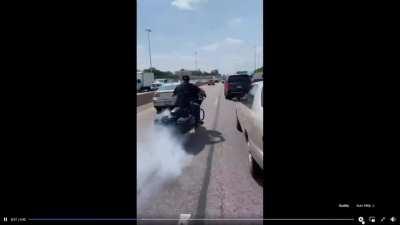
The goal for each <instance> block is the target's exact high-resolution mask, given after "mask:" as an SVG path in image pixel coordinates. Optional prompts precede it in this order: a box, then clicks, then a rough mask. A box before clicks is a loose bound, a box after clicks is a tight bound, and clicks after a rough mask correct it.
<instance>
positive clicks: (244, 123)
mask: <svg viewBox="0 0 400 225" xmlns="http://www.w3.org/2000/svg"><path fill="white" fill-rule="evenodd" d="M263 92H264V89H263V82H262V81H259V82H255V83H252V84H251V86H250V90H249V92H247V93H246V94H245V96H244V97H243V98H241V99H240V101H239V102H237V103H236V129H237V130H238V131H240V132H242V133H243V134H244V137H245V140H246V142H247V145H248V151H249V164H250V171H251V173H252V174H253V175H259V174H261V173H262V171H263V168H264V166H263V106H264V104H263Z"/></svg>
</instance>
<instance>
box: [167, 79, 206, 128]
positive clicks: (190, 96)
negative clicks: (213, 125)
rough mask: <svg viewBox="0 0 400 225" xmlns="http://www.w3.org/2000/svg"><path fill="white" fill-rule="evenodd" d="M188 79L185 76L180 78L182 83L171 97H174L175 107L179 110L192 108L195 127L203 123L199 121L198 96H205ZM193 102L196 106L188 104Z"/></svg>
mask: <svg viewBox="0 0 400 225" xmlns="http://www.w3.org/2000/svg"><path fill="white" fill-rule="evenodd" d="M189 80H190V77H189V76H187V75H184V76H182V83H181V84H180V85H178V86H177V87H176V88H175V90H174V93H173V96H174V95H176V96H177V99H176V105H177V106H179V107H181V108H186V107H192V109H193V114H194V117H195V120H196V126H198V125H199V124H203V121H201V120H200V104H201V101H199V95H203V96H204V97H205V96H206V94H205V92H204V90H202V89H201V88H199V87H197V86H196V85H194V84H192V83H190V82H189ZM192 101H194V102H195V103H197V104H192V105H191V104H190V102H192Z"/></svg>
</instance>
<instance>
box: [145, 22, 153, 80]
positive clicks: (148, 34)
mask: <svg viewBox="0 0 400 225" xmlns="http://www.w3.org/2000/svg"><path fill="white" fill-rule="evenodd" d="M146 31H147V38H148V40H149V57H150V72H151V71H152V68H153V65H152V64H151V47H150V32H151V29H150V28H147V29H146Z"/></svg>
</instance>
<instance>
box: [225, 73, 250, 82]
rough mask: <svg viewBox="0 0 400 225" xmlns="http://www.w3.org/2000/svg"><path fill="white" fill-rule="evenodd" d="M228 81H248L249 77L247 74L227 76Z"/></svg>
mask: <svg viewBox="0 0 400 225" xmlns="http://www.w3.org/2000/svg"><path fill="white" fill-rule="evenodd" d="M228 82H245V83H250V77H249V76H248V75H234V76H230V77H229V78H228Z"/></svg>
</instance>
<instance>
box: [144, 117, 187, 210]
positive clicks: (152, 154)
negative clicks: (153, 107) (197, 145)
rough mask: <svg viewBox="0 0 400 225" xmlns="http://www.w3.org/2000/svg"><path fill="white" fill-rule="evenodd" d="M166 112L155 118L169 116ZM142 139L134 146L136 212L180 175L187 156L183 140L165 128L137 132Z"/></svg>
mask: <svg viewBox="0 0 400 225" xmlns="http://www.w3.org/2000/svg"><path fill="white" fill-rule="evenodd" d="M169 113H170V112H169V111H168V110H166V111H164V112H162V113H161V114H159V115H157V117H158V118H161V117H162V116H165V115H169ZM137 133H138V135H139V136H142V135H143V137H141V138H138V140H142V141H141V142H138V143H137V199H138V209H139V211H140V208H143V207H145V206H146V205H148V203H149V202H150V201H151V198H152V197H155V194H156V193H159V191H160V190H161V189H162V186H163V185H164V184H165V183H166V182H168V181H171V180H173V179H175V178H177V177H178V176H179V175H180V174H181V173H182V170H183V168H184V167H185V165H186V164H187V163H188V162H189V161H190V159H191V156H190V155H189V154H187V153H186V152H185V150H184V148H183V142H184V140H183V137H182V136H176V135H174V134H173V133H172V130H171V129H169V128H166V127H162V126H157V125H152V126H151V127H150V128H149V129H148V130H145V131H138V132H137Z"/></svg>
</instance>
